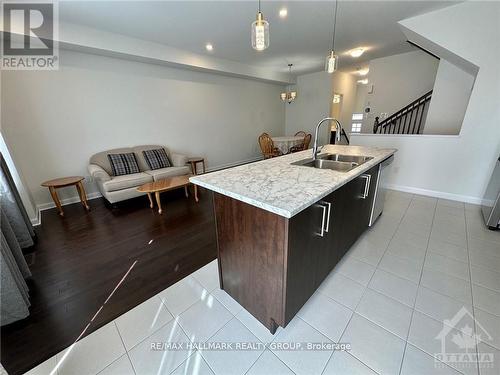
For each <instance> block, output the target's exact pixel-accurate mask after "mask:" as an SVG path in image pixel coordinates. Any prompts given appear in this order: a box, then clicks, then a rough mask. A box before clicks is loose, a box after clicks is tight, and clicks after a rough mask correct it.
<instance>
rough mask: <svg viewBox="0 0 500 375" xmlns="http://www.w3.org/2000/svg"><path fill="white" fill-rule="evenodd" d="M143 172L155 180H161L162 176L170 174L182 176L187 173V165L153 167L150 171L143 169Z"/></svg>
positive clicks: (170, 175) (188, 171) (169, 175)
mask: <svg viewBox="0 0 500 375" xmlns="http://www.w3.org/2000/svg"><path fill="white" fill-rule="evenodd" d="M144 173H147V174H149V175H150V176H152V177H153V178H154V180H155V181H158V180H161V179H162V178H166V177H172V176H182V175H185V174H189V173H190V170H189V167H186V166H184V167H168V168H161V169H155V170H152V171H145V172H144Z"/></svg>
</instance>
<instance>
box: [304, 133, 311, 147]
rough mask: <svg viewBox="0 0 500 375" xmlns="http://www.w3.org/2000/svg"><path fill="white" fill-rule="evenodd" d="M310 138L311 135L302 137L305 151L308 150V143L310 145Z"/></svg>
mask: <svg viewBox="0 0 500 375" xmlns="http://www.w3.org/2000/svg"><path fill="white" fill-rule="evenodd" d="M311 138H312V135H311V134H310V133H308V134H306V135H305V136H304V150H307V149H308V148H309V143H311Z"/></svg>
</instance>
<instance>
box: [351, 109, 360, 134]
mask: <svg viewBox="0 0 500 375" xmlns="http://www.w3.org/2000/svg"><path fill="white" fill-rule="evenodd" d="M352 121H353V122H352V126H351V133H361V126H362V125H363V123H362V122H361V121H363V114H362V113H353V114H352Z"/></svg>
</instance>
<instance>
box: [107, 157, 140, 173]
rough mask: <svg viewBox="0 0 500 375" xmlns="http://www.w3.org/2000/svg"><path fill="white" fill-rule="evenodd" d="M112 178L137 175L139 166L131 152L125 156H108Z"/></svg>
mask: <svg viewBox="0 0 500 375" xmlns="http://www.w3.org/2000/svg"><path fill="white" fill-rule="evenodd" d="M108 159H109V163H110V164H111V169H112V170H113V176H123V175H125V174H134V173H139V172H140V170H139V165H138V164H137V159H136V158H135V154H134V153H133V152H129V153H127V154H108Z"/></svg>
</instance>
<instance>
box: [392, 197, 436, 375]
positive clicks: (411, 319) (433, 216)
mask: <svg viewBox="0 0 500 375" xmlns="http://www.w3.org/2000/svg"><path fill="white" fill-rule="evenodd" d="M437 205H438V200H437V199H436V203H435V205H434V212H433V214H432V223H431V231H430V233H429V237H428V238H427V246H426V248H425V254H424V261H423V263H422V269H421V270H420V278H419V280H418V284H417V293H416V295H415V300H414V301H413V308H412V310H411V316H410V324H409V325H408V331H407V332H406V340H405V347H404V349H403V357H402V358H401V363H400V365H399V375H401V371H403V362H404V358H405V355H406V348H407V347H408V338H409V337H410V330H411V325H412V323H413V315H414V314H415V306H416V305H417V299H418V288H419V287H420V283H421V282H422V275H423V274H424V265H425V260H426V258H427V251H428V249H429V242H430V240H431V236H432V229H433V226H434V218H435V217H436V210H437ZM410 345H411V344H410Z"/></svg>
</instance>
